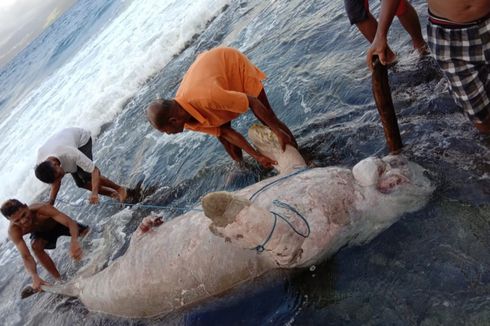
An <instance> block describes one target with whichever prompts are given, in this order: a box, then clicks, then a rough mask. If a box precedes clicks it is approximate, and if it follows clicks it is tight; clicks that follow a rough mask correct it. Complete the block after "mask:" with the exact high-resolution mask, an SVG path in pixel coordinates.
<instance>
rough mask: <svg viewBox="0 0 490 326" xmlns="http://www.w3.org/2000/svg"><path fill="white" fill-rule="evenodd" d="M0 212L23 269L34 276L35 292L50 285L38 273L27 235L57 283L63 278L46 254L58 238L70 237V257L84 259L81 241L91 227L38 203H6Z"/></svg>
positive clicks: (9, 201) (37, 255)
mask: <svg viewBox="0 0 490 326" xmlns="http://www.w3.org/2000/svg"><path fill="white" fill-rule="evenodd" d="M0 210H1V212H2V214H3V215H4V216H5V217H6V218H7V219H8V220H9V221H10V224H9V228H8V236H9V239H10V240H11V241H12V242H13V243H14V244H15V246H16V247H17V250H18V251H19V252H20V254H21V256H22V260H23V261H24V266H25V268H26V270H27V272H28V273H29V274H30V275H31V278H32V288H33V289H34V290H35V291H40V290H41V285H43V284H47V283H46V282H45V281H44V280H43V279H42V278H41V277H40V276H39V275H38V273H37V269H36V261H35V260H34V258H33V257H32V255H31V253H30V251H29V248H28V247H27V245H26V243H25V241H24V239H23V236H24V235H26V234H29V233H30V234H31V235H30V239H31V247H32V250H33V251H34V254H35V255H36V257H37V259H38V261H39V262H40V263H41V265H43V266H44V268H46V270H47V271H48V272H49V273H50V274H51V275H52V276H53V277H54V278H55V279H57V280H59V279H60V278H61V276H60V273H59V272H58V269H57V268H56V266H55V264H54V262H53V260H52V259H51V257H49V255H48V254H47V253H46V251H45V250H46V249H54V248H56V240H57V239H58V237H60V236H68V235H69V236H71V242H70V256H71V257H72V258H73V259H75V260H79V259H80V258H81V257H82V249H81V248H80V244H79V242H78V238H79V236H84V235H85V234H86V233H87V232H88V230H89V228H88V226H85V225H82V224H80V223H77V222H76V221H74V220H72V219H71V218H69V217H68V216H67V215H65V214H63V213H62V212H60V211H58V210H57V209H56V208H54V207H53V206H52V205H50V204H43V203H38V204H33V205H31V206H27V205H26V204H23V203H21V202H20V201H18V200H17V199H10V200H7V201H6V202H5V203H3V205H2V207H1V209H0Z"/></svg>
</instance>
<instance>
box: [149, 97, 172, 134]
mask: <svg viewBox="0 0 490 326" xmlns="http://www.w3.org/2000/svg"><path fill="white" fill-rule="evenodd" d="M173 105H174V100H163V99H159V100H156V101H154V102H152V103H151V104H150V105H149V107H148V109H150V108H153V107H158V110H157V111H156V112H155V111H154V119H153V121H152V125H153V126H154V127H156V128H157V129H161V128H163V127H164V126H165V125H166V124H167V123H168V119H169V118H170V116H171V114H170V110H171V109H172V106H173Z"/></svg>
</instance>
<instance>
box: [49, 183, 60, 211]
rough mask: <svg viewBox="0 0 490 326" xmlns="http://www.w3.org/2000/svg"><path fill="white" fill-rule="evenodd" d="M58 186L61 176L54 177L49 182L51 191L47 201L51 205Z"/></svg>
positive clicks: (58, 188)
mask: <svg viewBox="0 0 490 326" xmlns="http://www.w3.org/2000/svg"><path fill="white" fill-rule="evenodd" d="M60 187H61V178H59V179H56V180H55V181H54V182H53V183H52V184H51V192H50V194H49V203H50V204H51V205H54V202H55V201H56V197H58V192H59V191H60Z"/></svg>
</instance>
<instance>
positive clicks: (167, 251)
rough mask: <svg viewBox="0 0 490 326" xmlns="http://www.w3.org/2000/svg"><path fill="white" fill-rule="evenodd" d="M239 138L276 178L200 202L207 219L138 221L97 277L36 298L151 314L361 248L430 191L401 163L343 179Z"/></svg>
mask: <svg viewBox="0 0 490 326" xmlns="http://www.w3.org/2000/svg"><path fill="white" fill-rule="evenodd" d="M249 136H250V138H251V139H252V140H253V142H254V144H255V145H256V146H257V147H258V150H260V151H261V152H262V153H264V154H266V155H268V156H269V157H271V158H272V159H274V160H276V161H277V162H278V167H277V168H278V170H279V171H280V174H279V175H278V176H276V177H273V178H270V179H267V180H264V181H261V182H259V183H257V184H254V185H251V186H249V187H246V188H245V189H242V190H240V191H237V192H234V193H233V194H231V193H214V194H210V195H207V196H206V197H205V198H204V199H203V207H204V209H205V211H206V215H208V216H209V217H210V218H208V217H207V216H206V215H205V214H204V212H203V211H198V210H193V211H190V212H188V213H186V214H184V215H182V216H179V217H177V218H175V219H173V220H171V221H168V222H166V223H164V224H163V225H161V226H159V227H155V228H152V229H151V230H150V231H148V232H146V233H143V232H142V231H143V230H147V229H148V228H151V223H148V221H145V223H144V224H145V225H144V227H142V228H141V229H139V230H138V231H137V232H135V234H134V235H133V237H132V239H131V244H130V246H129V248H128V250H127V252H126V253H125V254H124V255H123V256H121V257H119V258H118V259H117V260H116V261H114V262H113V263H112V264H111V265H110V266H108V267H107V268H106V269H104V270H102V271H100V272H98V273H96V274H94V275H92V276H89V277H87V278H83V279H76V280H73V281H71V282H69V283H67V284H64V285H62V286H58V287H45V289H46V290H47V291H50V292H55V293H62V294H65V295H72V296H77V297H79V298H80V300H81V301H82V302H83V304H84V305H85V306H86V307H87V308H88V309H89V310H91V311H98V312H103V313H108V314H112V315H118V316H125V317H151V316H156V315H161V314H164V313H167V312H170V311H173V310H176V309H179V308H182V307H184V306H186V305H189V304H192V303H196V302H198V301H201V300H203V299H205V298H207V297H210V296H213V295H217V294H220V293H222V292H224V291H226V290H229V289H231V288H233V287H234V286H236V285H238V284H240V283H243V282H245V281H247V280H251V279H253V278H256V277H258V276H260V275H261V274H263V273H265V272H267V271H270V270H272V269H274V268H278V267H282V268H290V267H299V266H307V265H309V264H312V263H316V262H318V261H319V260H321V259H325V258H327V257H328V256H329V255H331V254H333V253H334V252H336V251H337V250H338V249H339V248H340V247H342V246H344V245H348V244H358V243H362V242H364V241H367V240H369V239H371V238H373V237H374V236H376V235H377V234H379V233H380V232H381V231H382V230H384V229H385V228H386V227H388V226H390V225H391V224H392V223H394V222H395V221H396V220H397V219H398V218H399V217H400V216H401V215H402V214H403V213H405V212H410V211H415V210H418V209H420V208H421V207H422V206H424V205H425V203H426V202H427V200H428V198H429V197H430V194H431V192H432V190H433V187H432V185H431V183H430V181H429V180H428V179H427V178H426V177H425V176H424V175H423V172H424V169H423V168H421V167H420V166H418V165H416V164H414V163H411V162H407V160H406V159H404V158H403V157H397V156H388V157H386V158H384V159H383V160H381V159H377V158H368V159H366V160H363V161H361V162H360V163H358V164H357V165H356V166H355V167H354V169H353V170H351V169H348V168H340V167H329V168H314V169H306V165H305V162H304V160H303V158H302V157H301V155H300V154H299V153H298V152H297V151H296V149H294V148H293V147H290V146H288V147H287V149H286V151H285V152H284V153H283V152H282V151H281V150H280V147H279V144H278V142H277V138H275V136H274V134H272V133H271V132H270V130H269V129H267V128H265V127H262V126H254V127H252V128H251V130H250V132H249ZM271 212H274V213H271ZM275 214H277V216H276V215H275ZM260 251H263V252H261V253H258V252H260Z"/></svg>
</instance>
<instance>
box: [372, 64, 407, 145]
mask: <svg viewBox="0 0 490 326" xmlns="http://www.w3.org/2000/svg"><path fill="white" fill-rule="evenodd" d="M373 62H374V65H373V73H372V85H373V96H374V101H375V102H376V106H377V108H378V112H379V116H380V117H381V123H382V124H383V129H384V133H385V138H386V143H387V144H388V148H389V149H390V153H393V154H396V153H398V152H400V150H401V148H402V147H403V144H402V139H401V136H400V130H399V129H398V121H397V119H396V114H395V108H394V107H393V100H392V99H391V90H390V84H389V82H388V69H387V68H386V66H384V65H382V64H381V62H380V61H379V59H378V57H377V56H374V60H373Z"/></svg>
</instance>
